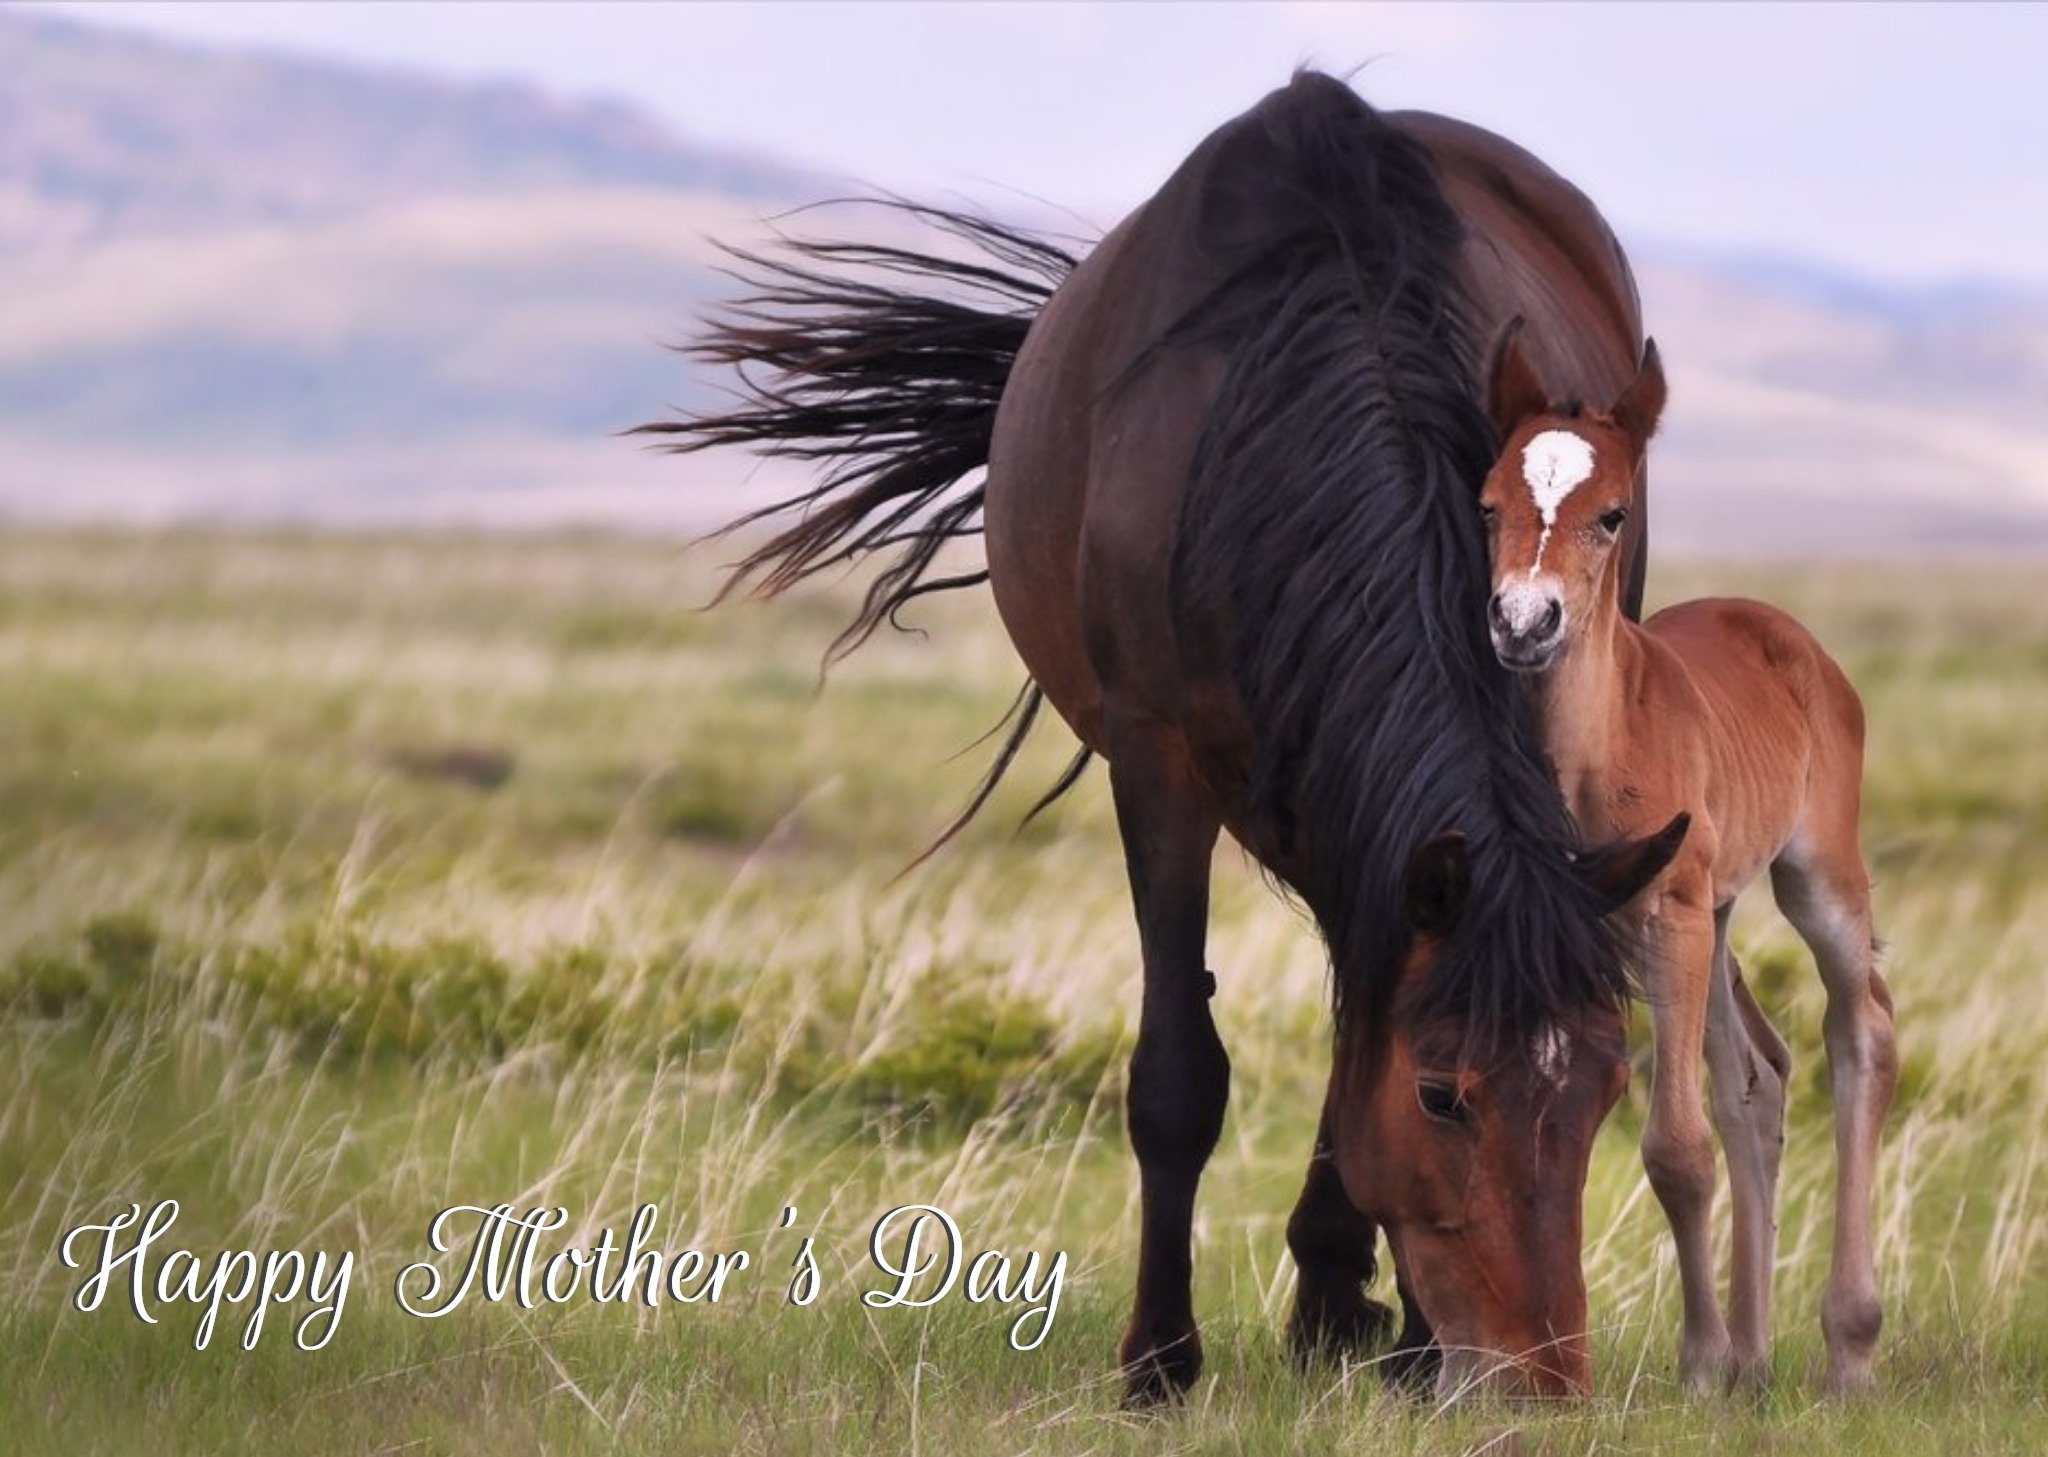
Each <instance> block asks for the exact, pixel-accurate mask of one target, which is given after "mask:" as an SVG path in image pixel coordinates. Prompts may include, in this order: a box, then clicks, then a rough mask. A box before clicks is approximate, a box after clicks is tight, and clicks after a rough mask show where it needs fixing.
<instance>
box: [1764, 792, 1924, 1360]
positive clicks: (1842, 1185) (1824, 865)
mask: <svg viewBox="0 0 2048 1457" xmlns="http://www.w3.org/2000/svg"><path fill="white" fill-rule="evenodd" d="M1827 840H1829V841H1831V842H1832V843H1824V842H1822V841H1820V840H1818V839H1816V840H1815V841H1811V842H1804V843H1802V841H1799V840H1795V841H1794V843H1793V846H1792V847H1791V848H1789V849H1788V850H1787V851H1786V852H1785V854H1784V855H1782V856H1780V857H1779V859H1778V862H1777V863H1776V864H1775V865H1773V866H1772V867H1771V889H1772V890H1773V891H1774V892H1775V893H1776V895H1777V898H1778V906H1779V908H1780V909H1781V910H1783V911H1784V912H1785V916H1786V919H1788V920H1789V921H1791V922H1792V924H1793V926H1795V927H1796V928H1797V929H1798V931H1799V934H1800V936H1801V937H1802V938H1803V939H1804V940H1805V942H1806V944H1807V945H1808V946H1810V947H1811V948H1813V959H1814V961H1815V963H1816V964H1817V965H1818V966H1819V967H1820V975H1821V980H1822V982H1824V983H1825V984H1826V986H1827V993H1828V1010H1827V1017H1826V1020H1825V1022H1824V1023H1823V1030H1824V1032H1825V1035H1826V1040H1827V1049H1828V1079H1829V1083H1830V1091H1831V1092H1832V1093H1833V1095H1834V1104H1835V1249H1834V1258H1833V1261H1832V1263H1831V1264H1830V1265H1829V1268H1828V1284H1827V1293H1826V1294H1825V1295H1824V1296H1823V1297H1822V1300H1821V1331H1822V1334H1823V1335H1824V1336H1825V1337H1826V1339H1827V1348H1828V1377H1827V1382H1828V1389H1829V1390H1831V1391H1838V1392H1839V1391H1854V1390H1859V1389H1861V1388H1863V1387H1865V1386H1868V1385H1869V1384H1870V1363H1871V1358H1872V1356H1873V1354H1874V1353H1875V1351H1876V1349H1877V1332H1878V1328H1879V1326H1880V1325H1882V1324H1883V1320H1884V1310H1883V1306H1882V1304H1881V1303H1880V1301H1879V1300H1878V1294H1877V1252H1876V1248H1875V1244H1874V1240H1873V1236H1872V1232H1871V1219H1872V1212H1873V1211H1872V1207H1871V1206H1872V1202H1873V1200H1874V1198H1875V1195H1876V1185H1877V1147H1878V1140H1879V1138H1880V1136H1881V1135H1882V1134H1883V1132H1884V1120H1885V1114H1886V1113H1887V1112H1889V1111H1890V1109H1891V1103H1892V1091H1893V1089H1894V1087H1895V1086H1896V1085H1897V1082H1898V1073H1899V1060H1898V1050H1897V1047H1896V1045H1895V1043H1894V1041H1893V1034H1892V997H1891V991H1890V989H1889V988H1887V987H1886V986H1885V984H1884V978H1883V977H1882V976H1880V975H1878V972H1877V965H1876V961H1877V951H1876V941H1875V939H1874V937H1873V936H1872V933H1871V923H1870V875H1869V872H1868V871H1866V870H1865V869H1864V866H1863V855H1862V852H1861V850H1860V849H1858V847H1857V845H1856V840H1855V835H1854V831H1853V828H1852V829H1851V831H1850V832H1849V833H1848V834H1847V835H1841V834H1836V835H1833V836H1829V837H1827Z"/></svg>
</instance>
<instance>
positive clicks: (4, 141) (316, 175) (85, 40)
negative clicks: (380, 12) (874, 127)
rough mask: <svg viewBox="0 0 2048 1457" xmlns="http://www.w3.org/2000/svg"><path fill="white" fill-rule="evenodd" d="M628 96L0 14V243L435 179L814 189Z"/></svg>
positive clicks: (171, 222) (122, 228)
mask: <svg viewBox="0 0 2048 1457" xmlns="http://www.w3.org/2000/svg"><path fill="white" fill-rule="evenodd" d="M820 185H821V184H820V180H819V176H818V174H814V173H806V172H803V171H801V170H799V169H796V168H793V167H789V166H785V165H783V164H781V163H778V162H774V161H771V160H768V159H765V158H759V157H752V156H747V155H743V154H740V153H736V152H733V151H730V150H721V149H714V148H707V147H698V146H692V145H690V144H689V143H687V142H683V141H679V140H678V139H677V138H675V137H674V136H672V135H671V134H669V133H668V132H667V131H666V130H665V129H664V128H662V127H661V126H660V125H659V124H657V123H655V122H653V121H652V120H650V119H648V118H647V117H645V116H643V115H642V114H640V113H639V112H637V111H635V110H633V109H631V108H630V107H626V106H622V105H618V104H616V103H612V102H604V101H594V102H593V101H566V100H562V99H560V98H557V97H552V96H548V95H545V94H543V93H541V92H539V91H536V90H534V89H532V88H530V87H526V86H518V85H462V84H457V83H453V82H448V81H443V80H437V79H425V78H420V77H413V76H406V75H398V74H391V73H386V72H381V71H374V70H366V69H362V68H358V67H351V66H341V65H329V64H323V63H315V62H308V61H297V60H290V59H280V58H277V57H272V56H264V55H253V54H240V53H234V52H215V51H207V50H201V49H197V48H193V47H188V46H180V45H175V44H171V43H167V42H164V41H159V40H155V39H151V38H146V37H142V36H137V35H133V34H129V33H126V32H121V31H115V30H109V29H101V28H99V27H95V26H87V25H80V24H75V23H72V22H70V21H68V20H61V19H50V18H46V17H42V16H38V15H33V14H27V13H23V12H20V11H6V12H0V252H21V251H24V250H27V249H51V248H59V247H75V246H78V245H81V244H90V243H98V242H103V241H106V240H109V239H117V238H128V237H134V236H137V235H142V234H164V233H191V232H200V231H206V230H210V229H214V228H220V227H228V226H235V225H239V224H248V223H257V222H295V221H308V220H319V219H328V218H333V217H337V216H340V215H342V214H345V213H349V212H353V211H358V210H361V209H364V208H367V207H373V206H380V205H385V204H390V203H394V202H402V201H408V200H413V199H418V198H423V197H432V196H437V195H441V194H445V193H448V192H450V191H461V192H476V191H507V190H515V189H531V188H554V189H560V188H563V187H569V186H592V187H673V188H681V189H687V190H691V191H706V192H716V193H719V194H722V195H725V196H730V197H744V198H760V199H781V200H788V199H792V198H797V197H804V196H810V195H814V194H815V193H816V192H817V191H818V190H819V187H820Z"/></svg>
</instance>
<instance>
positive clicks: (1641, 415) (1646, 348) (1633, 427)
mask: <svg viewBox="0 0 2048 1457" xmlns="http://www.w3.org/2000/svg"><path fill="white" fill-rule="evenodd" d="M1664 397H1665V390H1664V360H1663V357H1662V356H1661V355H1659V354H1658V353H1657V341H1656V340H1655V339H1646V340H1644V341H1643V362H1642V363H1641V364H1640V365H1638V366H1637V367H1636V377H1635V380H1634V381H1633V382H1632V383H1631V384H1630V385H1629V387H1628V388H1627V389H1625V390H1623V391H1622V392H1621V398H1620V399H1618V400H1616V401H1615V402H1614V410H1613V415H1614V423H1615V424H1617V425H1619V426H1620V427H1621V428H1622V429H1623V430H1624V431H1625V432H1627V434H1628V438H1629V439H1631V440H1633V441H1634V442H1635V443H1636V449H1638V450H1641V449H1642V448H1643V447H1644V446H1645V445H1648V444H1649V443H1650V437H1651V436H1652V435H1655V434H1656V433H1657V422H1658V421H1659V420H1660V419H1662V418H1663V416H1664Z"/></svg>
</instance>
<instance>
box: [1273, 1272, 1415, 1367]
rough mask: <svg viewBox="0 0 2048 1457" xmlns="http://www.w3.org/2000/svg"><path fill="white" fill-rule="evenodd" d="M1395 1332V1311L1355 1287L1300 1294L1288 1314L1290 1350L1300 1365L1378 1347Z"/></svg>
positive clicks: (1356, 1353)
mask: <svg viewBox="0 0 2048 1457" xmlns="http://www.w3.org/2000/svg"><path fill="white" fill-rule="evenodd" d="M1393 1333H1394V1312H1393V1311H1391V1310H1389V1309H1388V1308H1387V1307H1386V1306H1384V1305H1382V1304H1380V1303H1379V1301H1377V1300H1368V1299H1366V1298H1365V1296H1363V1295H1361V1294H1360V1293H1359V1292H1358V1291H1357V1290H1356V1289H1355V1288H1354V1289H1350V1290H1346V1291H1344V1292H1343V1293H1341V1294H1339V1295H1334V1296H1331V1295H1325V1296H1319V1297H1312V1296H1305V1295H1297V1296H1296V1297H1295V1300H1294V1313H1293V1314H1292V1315H1290V1316H1289V1317H1288V1318H1287V1350H1288V1353H1289V1354H1290V1355H1292V1356H1293V1357H1294V1362H1295V1364H1296V1365H1297V1366H1304V1367H1306V1366H1314V1365H1318V1364H1320V1363H1323V1362H1327V1361H1339V1360H1342V1359H1343V1358H1344V1357H1346V1356H1362V1355H1365V1354H1366V1353H1368V1352H1371V1351H1376V1350H1378V1349H1379V1348H1380V1347H1382V1346H1384V1345H1385V1344H1386V1343H1387V1340H1388V1338H1389V1337H1390V1336H1392V1335H1393Z"/></svg>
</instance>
